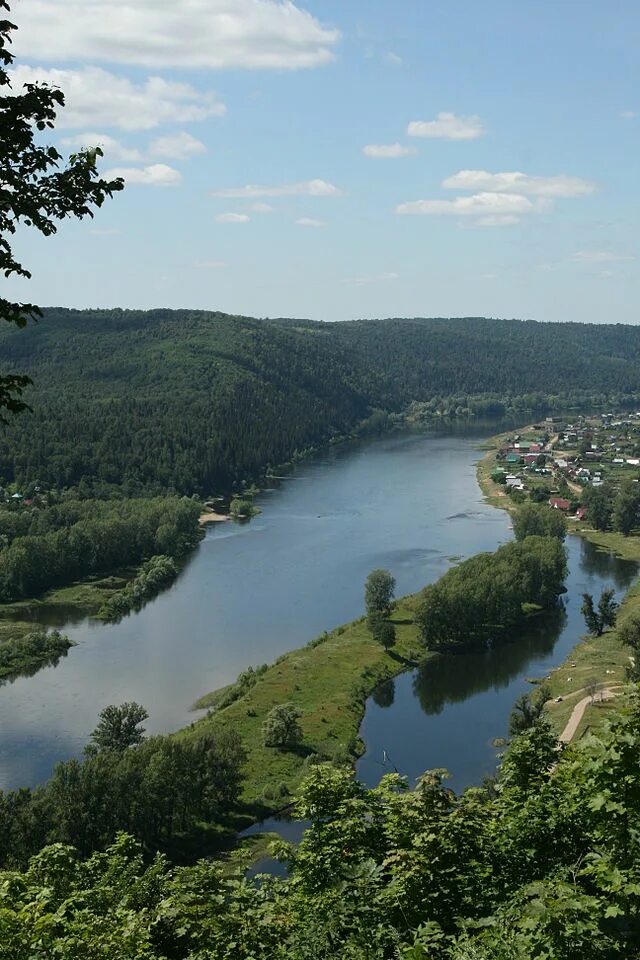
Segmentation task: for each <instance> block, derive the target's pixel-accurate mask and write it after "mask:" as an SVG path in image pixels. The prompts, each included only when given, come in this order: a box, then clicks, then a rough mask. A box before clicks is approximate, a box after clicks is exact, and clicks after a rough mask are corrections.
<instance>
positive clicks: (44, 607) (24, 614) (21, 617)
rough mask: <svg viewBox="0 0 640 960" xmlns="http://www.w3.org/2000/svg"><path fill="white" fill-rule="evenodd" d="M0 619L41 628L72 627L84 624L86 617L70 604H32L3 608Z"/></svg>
mask: <svg viewBox="0 0 640 960" xmlns="http://www.w3.org/2000/svg"><path fill="white" fill-rule="evenodd" d="M2 618H3V620H15V621H23V622H27V623H33V624H37V626H41V627H74V626H77V625H78V624H79V623H84V622H85V620H87V619H88V615H87V614H86V613H84V612H83V611H82V610H79V609H78V607H76V606H74V605H73V604H71V603H34V604H31V605H30V606H26V605H25V606H23V607H10V608H5V609H4V610H3V611H2Z"/></svg>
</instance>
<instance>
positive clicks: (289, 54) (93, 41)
mask: <svg viewBox="0 0 640 960" xmlns="http://www.w3.org/2000/svg"><path fill="white" fill-rule="evenodd" d="M339 37H340V34H339V32H338V31H337V30H334V29H331V28H328V27H324V26H323V25H322V24H321V23H320V22H319V21H318V20H317V19H316V18H315V17H313V16H312V15H311V14H310V13H308V12H307V11H306V10H302V9H300V8H299V7H298V6H297V5H296V4H295V3H293V2H291V0H285V2H281V0H171V2H169V0H29V2H28V3H23V4H21V9H20V36H19V46H20V51H21V52H23V54H26V55H30V56H34V57H37V58H38V59H39V60H44V61H54V62H59V61H61V60H74V61H77V60H91V61H96V60H99V61H107V62H110V63H132V64H138V65H140V66H143V67H152V68H163V69H164V68H166V67H167V66H170V67H183V68H186V69H202V68H204V69H213V70H217V69H229V68H231V69H238V68H240V69H276V70H296V69H300V68H305V67H316V66H319V65H320V64H323V63H327V62H328V61H330V60H332V59H333V53H332V48H333V47H334V46H335V44H336V43H337V42H338V39H339Z"/></svg>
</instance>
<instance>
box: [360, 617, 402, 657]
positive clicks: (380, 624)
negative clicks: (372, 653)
mask: <svg viewBox="0 0 640 960" xmlns="http://www.w3.org/2000/svg"><path fill="white" fill-rule="evenodd" d="M367 626H368V627H369V631H370V633H371V636H372V637H373V639H374V640H375V641H376V643H380V644H381V645H382V646H383V647H384V648H385V650H388V649H389V648H390V647H392V646H393V645H394V643H395V642H396V628H395V626H394V625H393V624H392V623H390V621H389V620H385V618H384V616H383V614H382V613H380V612H379V611H378V610H373V611H372V612H371V613H370V614H369V616H368V617H367Z"/></svg>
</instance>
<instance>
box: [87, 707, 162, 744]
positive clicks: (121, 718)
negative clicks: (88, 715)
mask: <svg viewBox="0 0 640 960" xmlns="http://www.w3.org/2000/svg"><path fill="white" fill-rule="evenodd" d="M148 716H149V714H148V713H147V711H146V710H145V708H144V707H141V706H140V704H139V703H136V702H135V701H132V702H131V703H122V704H121V705H120V706H119V707H116V706H113V705H111V706H109V707H105V708H104V710H101V711H100V716H99V719H98V726H97V727H96V728H95V730H94V731H93V733H92V734H91V742H92V743H93V744H94V746H95V747H97V748H98V750H117V751H123V750H126V749H127V748H128V747H133V746H137V744H139V743H142V741H143V740H144V728H143V727H140V724H141V723H142V722H143V721H144V720H146V719H147V718H148Z"/></svg>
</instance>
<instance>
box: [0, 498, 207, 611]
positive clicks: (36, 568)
mask: <svg viewBox="0 0 640 960" xmlns="http://www.w3.org/2000/svg"><path fill="white" fill-rule="evenodd" d="M199 515H200V506H199V504H198V503H197V502H195V501H193V500H189V499H188V498H186V497H175V496H174V497H153V498H150V499H142V498H138V499H130V500H114V499H111V500H76V499H64V500H61V501H60V502H58V503H52V504H50V505H46V504H38V505H33V504H32V505H30V506H22V507H14V508H10V509H5V510H0V601H1V602H7V601H12V600H20V599H23V598H25V597H33V596H37V595H38V594H41V593H43V592H44V591H45V590H47V589H49V588H51V587H56V586H60V585H62V584H66V583H70V582H71V581H73V580H75V579H78V578H81V577H86V576H90V575H92V574H100V573H108V572H111V571H113V570H116V569H118V568H121V567H126V566H128V565H135V564H138V563H140V561H141V560H142V559H144V558H151V557H154V556H158V555H168V556H169V557H180V556H182V555H183V554H184V553H186V552H187V551H188V550H189V549H190V548H191V547H193V546H195V544H196V543H197V542H198V539H199V537H200V536H201V532H202V531H201V528H200V527H199V525H198V518H199ZM165 560H166V558H165ZM157 565H158V564H157V562H156V564H155V566H157ZM165 566H166V563H165ZM173 573H174V575H175V567H174V568H173ZM141 575H142V574H141ZM144 575H145V576H146V579H147V580H149V576H148V571H145V572H144ZM160 579H161V580H164V581H165V582H166V580H167V579H170V578H167V576H166V570H165V575H163V576H162V577H161V578H160ZM132 605H134V604H132Z"/></svg>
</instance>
